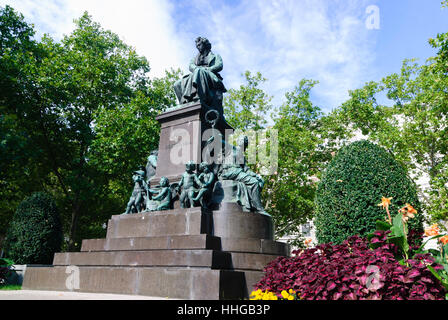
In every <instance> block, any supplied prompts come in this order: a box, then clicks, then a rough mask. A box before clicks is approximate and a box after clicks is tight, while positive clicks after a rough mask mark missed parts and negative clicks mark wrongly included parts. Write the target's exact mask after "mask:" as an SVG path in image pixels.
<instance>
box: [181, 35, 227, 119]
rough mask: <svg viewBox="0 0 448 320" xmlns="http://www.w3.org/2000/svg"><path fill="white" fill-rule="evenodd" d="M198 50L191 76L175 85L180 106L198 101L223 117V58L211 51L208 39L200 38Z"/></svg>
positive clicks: (191, 66)
mask: <svg viewBox="0 0 448 320" xmlns="http://www.w3.org/2000/svg"><path fill="white" fill-rule="evenodd" d="M196 48H197V49H198V50H199V54H198V55H197V56H196V57H195V58H193V59H192V60H191V62H190V66H189V69H190V71H191V73H190V74H186V75H184V76H183V77H182V79H180V80H178V81H176V82H175V83H174V91H175V93H176V96H177V99H178V100H179V103H180V104H184V103H188V102H192V101H198V100H200V101H201V103H204V104H206V105H207V106H208V107H210V108H211V109H215V110H217V111H218V112H219V114H220V115H221V116H222V115H223V110H222V94H223V93H224V92H226V91H227V90H226V88H225V87H224V84H223V83H222V77H221V76H220V74H219V72H220V71H221V70H222V68H223V63H222V58H221V56H220V55H219V54H215V53H213V52H212V51H211V48H212V45H211V43H210V42H209V41H208V39H207V38H203V37H198V38H197V39H196Z"/></svg>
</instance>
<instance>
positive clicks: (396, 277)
mask: <svg viewBox="0 0 448 320" xmlns="http://www.w3.org/2000/svg"><path fill="white" fill-rule="evenodd" d="M386 238H387V232H384V231H376V232H375V233H374V236H373V238H371V240H370V242H371V243H375V244H376V245H375V247H376V248H375V249H371V248H370V247H369V241H368V240H367V239H364V238H360V237H358V236H353V237H350V238H349V239H347V240H346V241H344V242H343V243H342V244H340V245H335V244H332V243H329V244H321V245H318V246H316V247H315V248H310V249H305V250H300V251H294V252H293V256H292V257H290V258H286V257H279V258H277V259H275V260H274V261H272V262H271V263H269V264H268V265H267V266H266V267H265V275H264V277H263V278H262V279H261V280H260V281H259V282H258V283H257V285H256V289H262V290H269V291H273V292H274V293H277V294H280V293H281V291H282V290H288V289H294V290H296V291H297V292H299V293H300V296H301V299H304V300H358V299H359V300H373V299H383V300H434V299H435V300H444V299H445V289H444V287H443V286H442V285H441V284H440V282H439V281H438V280H437V279H436V278H435V277H434V276H433V275H432V273H431V272H430V271H429V270H428V268H427V267H426V266H427V265H431V266H432V267H433V268H435V269H440V268H442V266H440V265H438V264H436V263H435V262H434V259H433V258H432V256H431V255H430V254H425V255H416V256H414V258H413V259H410V260H408V261H407V262H408V266H405V265H401V264H400V263H399V262H398V261H397V260H396V258H395V254H396V251H397V248H396V246H395V245H394V244H391V243H386Z"/></svg>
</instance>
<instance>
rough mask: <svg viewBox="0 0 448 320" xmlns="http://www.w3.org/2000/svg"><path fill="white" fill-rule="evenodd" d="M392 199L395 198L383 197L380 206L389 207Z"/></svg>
mask: <svg viewBox="0 0 448 320" xmlns="http://www.w3.org/2000/svg"><path fill="white" fill-rule="evenodd" d="M392 199H393V198H392V197H390V198H385V197H382V198H381V203H378V206H380V207H383V209H386V208H389V205H390V200H392Z"/></svg>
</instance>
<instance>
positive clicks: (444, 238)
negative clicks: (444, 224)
mask: <svg viewBox="0 0 448 320" xmlns="http://www.w3.org/2000/svg"><path fill="white" fill-rule="evenodd" d="M439 241H440V242H442V243H443V245H446V244H447V243H448V235H446V236H443V237H441V238H439Z"/></svg>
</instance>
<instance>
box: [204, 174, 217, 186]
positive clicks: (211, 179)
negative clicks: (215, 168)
mask: <svg viewBox="0 0 448 320" xmlns="http://www.w3.org/2000/svg"><path fill="white" fill-rule="evenodd" d="M214 180H215V174H214V173H213V172H211V173H210V175H209V177H208V180H207V182H206V183H205V187H209V186H210V185H211V184H212V183H213V181H214Z"/></svg>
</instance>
